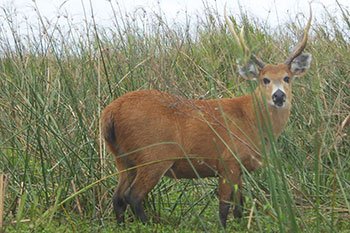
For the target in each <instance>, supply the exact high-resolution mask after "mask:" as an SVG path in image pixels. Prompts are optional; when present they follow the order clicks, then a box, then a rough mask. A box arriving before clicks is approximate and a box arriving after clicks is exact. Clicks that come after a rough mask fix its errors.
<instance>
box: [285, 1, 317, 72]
mask: <svg viewBox="0 0 350 233" xmlns="http://www.w3.org/2000/svg"><path fill="white" fill-rule="evenodd" d="M309 7H310V17H309V20H308V22H307V25H306V27H305V29H304V34H303V38H302V40H301V41H300V42H299V43H298V44H297V46H296V47H295V49H294V50H293V52H292V53H291V54H290V55H289V57H288V58H287V59H286V61H285V62H284V64H286V65H290V64H291V63H292V61H293V60H294V58H296V57H297V56H299V55H300V54H301V53H302V52H303V50H304V49H305V47H306V42H307V40H308V34H309V30H310V27H311V20H312V10H311V4H309Z"/></svg>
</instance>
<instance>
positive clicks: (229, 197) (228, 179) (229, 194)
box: [219, 163, 243, 227]
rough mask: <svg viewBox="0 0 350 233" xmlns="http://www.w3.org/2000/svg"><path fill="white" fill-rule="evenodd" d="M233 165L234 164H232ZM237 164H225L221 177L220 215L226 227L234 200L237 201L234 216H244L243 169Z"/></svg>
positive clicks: (222, 223)
mask: <svg viewBox="0 0 350 233" xmlns="http://www.w3.org/2000/svg"><path fill="white" fill-rule="evenodd" d="M230 165H232V166H230ZM234 165H235V164H229V163H226V164H225V169H224V171H225V172H223V173H222V174H221V176H220V179H219V217H220V222H221V225H222V226H223V227H226V221H227V216H228V213H229V210H230V208H231V206H232V203H233V200H234V202H235V203H236V206H235V209H234V212H233V213H234V216H235V217H236V218H240V217H242V208H243V198H242V194H241V187H242V180H241V170H240V168H239V167H238V166H234Z"/></svg>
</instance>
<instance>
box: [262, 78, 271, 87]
mask: <svg viewBox="0 0 350 233" xmlns="http://www.w3.org/2000/svg"><path fill="white" fill-rule="evenodd" d="M263 82H264V84H265V85H267V84H269V83H270V82H271V81H270V79H268V78H263Z"/></svg>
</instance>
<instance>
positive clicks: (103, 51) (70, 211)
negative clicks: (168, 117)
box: [0, 5, 350, 232]
mask: <svg viewBox="0 0 350 233" xmlns="http://www.w3.org/2000/svg"><path fill="white" fill-rule="evenodd" d="M112 6H113V5H112ZM2 10H3V14H2V15H3V16H2V17H3V18H2V20H3V22H4V24H2V25H1V27H2V28H1V29H0V32H1V33H3V34H2V35H1V38H2V39H1V41H0V54H1V57H0V76H1V78H0V107H1V111H0V119H1V124H0V136H1V140H0V157H1V160H0V173H1V172H3V173H5V174H7V177H8V179H7V180H8V185H7V190H6V191H7V192H6V198H5V222H4V223H5V227H6V228H7V230H8V231H12V230H13V231H22V230H23V231H26V230H28V229H29V230H33V231H38V230H40V229H43V228H45V229H47V230H48V231H57V230H61V231H83V230H87V229H91V228H92V229H95V230H96V231H97V230H101V229H105V231H109V230H116V229H117V230H119V231H130V230H132V231H139V230H142V231H149V232H154V231H167V230H170V229H174V228H176V229H179V231H180V230H181V231H198V230H200V231H215V230H217V229H218V227H219V220H218V213H217V209H218V208H217V203H218V202H217V198H216V187H217V184H216V180H215V179H201V180H183V181H174V180H170V179H166V178H164V179H163V180H162V181H161V182H160V184H159V185H158V186H157V187H156V188H155V190H154V191H153V192H152V193H151V195H150V196H149V200H148V202H147V206H148V209H149V210H150V212H151V214H152V216H153V221H154V222H155V223H153V224H150V225H146V226H143V225H141V224H139V223H137V222H133V223H131V222H128V223H127V227H125V228H123V227H119V226H117V225H116V224H115V223H114V215H113V213H112V210H111V195H112V193H113V189H114V187H115V185H116V182H117V181H116V180H117V179H116V177H117V176H118V173H117V171H116V170H115V167H114V165H113V163H114V162H113V158H112V156H109V155H108V154H107V152H106V150H105V148H104V146H103V144H102V143H101V137H100V133H99V132H100V130H99V116H100V111H101V109H102V108H103V107H104V106H106V105H107V104H108V103H109V102H111V101H112V100H113V99H114V98H116V97H118V96H120V95H122V94H124V93H126V92H129V91H133V90H139V89H159V90H163V91H167V92H170V93H173V94H178V95H182V96H186V97H188V98H208V99H209V98H221V97H227V96H238V95H241V94H243V93H247V92H249V91H251V89H252V88H253V87H254V84H253V83H245V82H243V81H242V80H240V79H239V78H238V76H237V75H236V73H237V67H236V60H237V59H238V58H239V55H237V54H239V49H238V48H237V46H236V45H235V43H234V41H233V38H231V36H230V35H229V34H228V33H227V30H226V26H225V25H224V24H223V20H222V18H221V17H220V15H219V13H218V12H215V11H214V10H212V9H210V8H208V9H207V10H206V13H205V15H204V16H201V17H199V16H198V19H199V25H200V26H198V27H197V28H196V27H194V28H196V29H195V31H191V30H189V28H191V27H192V26H193V25H189V23H188V25H185V26H183V25H172V26H170V25H168V24H167V23H166V21H165V20H164V19H163V18H162V16H161V15H156V14H154V15H153V17H152V19H151V20H149V21H148V20H144V19H143V18H142V16H141V15H135V16H134V17H136V18H135V19H133V18H130V17H124V16H123V14H122V13H121V12H120V11H119V10H118V9H115V10H114V13H115V18H114V19H113V20H114V22H115V23H114V24H115V27H112V28H102V27H99V26H98V25H96V24H95V23H94V22H92V23H88V22H89V21H88V20H86V24H84V25H74V24H72V23H71V22H69V19H67V24H68V25H69V27H70V28H69V30H64V29H63V28H61V27H60V25H59V24H57V23H55V22H53V23H52V22H51V23H48V22H46V20H45V19H44V18H43V17H42V16H41V15H40V11H38V15H37V17H38V24H36V25H30V24H27V29H28V30H27V33H20V32H19V31H17V25H16V23H15V22H16V14H15V12H12V11H9V10H8V9H2ZM339 10H340V11H342V18H341V19H340V20H339V21H334V20H332V18H331V16H328V17H327V18H325V19H324V21H322V20H318V21H317V22H316V23H314V24H313V27H312V31H311V36H310V39H309V42H308V46H307V50H308V51H309V52H310V53H312V54H313V64H312V67H311V70H310V71H309V72H308V74H307V76H306V77H305V78H302V79H300V80H296V81H295V82H294V83H293V92H294V99H293V109H292V114H291V118H290V120H289V123H288V125H287V127H286V129H285V132H284V133H283V135H282V136H281V138H280V139H279V140H278V141H277V142H275V143H273V145H272V151H271V153H270V154H268V155H267V156H266V158H267V163H266V166H265V167H264V168H262V169H261V170H260V171H258V172H256V173H254V174H246V178H245V190H244V194H245V196H246V207H245V208H246V209H245V218H244V219H243V220H242V221H236V220H233V219H232V217H229V219H230V220H229V223H228V231H232V230H235V231H242V232H245V231H252V232H256V231H260V232H275V231H281V232H290V231H293V232H297V231H299V232H341V231H345V230H346V229H348V228H349V227H350V225H349V217H350V194H349V192H348V190H349V188H350V183H349V180H350V172H349V171H350V156H349V155H350V143H349V141H350V140H349V136H348V135H349V118H347V117H349V114H350V86H349V85H350V82H349V74H350V65H349V60H350V44H349V42H350V36H349V35H350V27H349V23H348V22H349V21H350V20H349V19H350V14H349V12H348V10H347V9H346V8H344V7H342V6H340V5H339ZM92 13H93V12H92ZM87 14H89V13H87ZM120 16H122V17H121V18H120ZM327 21H330V22H331V23H328V22H327ZM140 22H141V23H140ZM142 22H143V23H142ZM237 22H241V23H238V24H239V25H238V26H240V24H245V26H246V27H245V28H246V29H247V30H246V34H247V35H246V36H247V38H249V43H250V45H251V47H252V48H253V49H254V51H256V52H257V53H258V54H259V55H261V56H262V58H263V59H264V60H265V61H268V62H278V61H283V60H284V58H285V55H286V54H287V53H288V48H290V47H292V45H293V44H294V42H295V38H296V37H297V36H298V35H300V34H301V32H302V31H301V30H302V27H303V26H304V25H302V24H301V25H299V24H295V23H289V24H286V25H282V26H281V27H280V28H278V29H277V30H271V29H269V28H264V27H262V25H261V24H259V22H258V21H256V20H254V19H250V18H249V17H247V16H245V15H242V16H241V19H240V20H238V21H237ZM7 29H9V30H10V32H11V35H8V34H5V33H4V31H5V30H7ZM346 119H348V121H346ZM90 220H93V224H92V226H91V224H89V223H90ZM157 222H160V224H157ZM60 223H65V224H64V226H59V225H60ZM87 224H89V225H90V226H89V228H87V227H86V226H85V225H87Z"/></svg>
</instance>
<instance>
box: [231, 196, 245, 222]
mask: <svg viewBox="0 0 350 233" xmlns="http://www.w3.org/2000/svg"><path fill="white" fill-rule="evenodd" d="M238 196H239V197H238V198H237V199H238V200H237V201H236V205H235V209H234V210H233V216H234V217H235V218H242V217H243V206H244V203H243V196H242V195H238Z"/></svg>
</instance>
